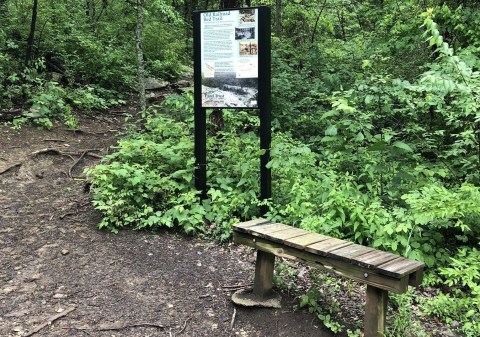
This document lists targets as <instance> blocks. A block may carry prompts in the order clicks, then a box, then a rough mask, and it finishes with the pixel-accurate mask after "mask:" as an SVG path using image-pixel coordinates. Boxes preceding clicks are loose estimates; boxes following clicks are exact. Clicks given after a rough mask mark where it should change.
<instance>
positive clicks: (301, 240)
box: [285, 233, 330, 250]
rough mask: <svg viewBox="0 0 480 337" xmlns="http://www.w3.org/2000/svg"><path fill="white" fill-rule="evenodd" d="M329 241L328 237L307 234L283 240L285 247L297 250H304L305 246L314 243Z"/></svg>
mask: <svg viewBox="0 0 480 337" xmlns="http://www.w3.org/2000/svg"><path fill="white" fill-rule="evenodd" d="M328 239H330V237H329V236H325V235H321V234H316V233H309V234H307V235H305V236H298V237H295V238H290V239H287V240H285V244H286V245H287V246H290V247H293V248H297V249H301V250H303V249H305V247H306V246H309V245H312V244H314V243H317V242H320V241H325V240H328Z"/></svg>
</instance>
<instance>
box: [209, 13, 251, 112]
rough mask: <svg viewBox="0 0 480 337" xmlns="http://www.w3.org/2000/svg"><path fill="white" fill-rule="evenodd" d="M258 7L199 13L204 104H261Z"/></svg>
mask: <svg viewBox="0 0 480 337" xmlns="http://www.w3.org/2000/svg"><path fill="white" fill-rule="evenodd" d="M257 39H258V11H257V9H235V10H225V11H213V12H203V13H201V15H200V41H201V42H200V46H201V47H200V55H201V73H202V107H204V108H215V107H234V108H242V107H245V108H256V107H258V48H259V46H258V40H257Z"/></svg>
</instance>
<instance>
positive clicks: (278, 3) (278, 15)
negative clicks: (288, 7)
mask: <svg viewBox="0 0 480 337" xmlns="http://www.w3.org/2000/svg"><path fill="white" fill-rule="evenodd" d="M275 35H276V36H277V37H280V36H281V35H282V0H275Z"/></svg>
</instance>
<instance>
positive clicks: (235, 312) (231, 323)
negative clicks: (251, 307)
mask: <svg viewBox="0 0 480 337" xmlns="http://www.w3.org/2000/svg"><path fill="white" fill-rule="evenodd" d="M236 315H237V308H233V315H232V321H231V322H230V329H231V330H233V325H234V324H235V316H236Z"/></svg>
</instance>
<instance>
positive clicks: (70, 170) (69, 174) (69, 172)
mask: <svg viewBox="0 0 480 337" xmlns="http://www.w3.org/2000/svg"><path fill="white" fill-rule="evenodd" d="M87 152H88V150H86V151H83V153H82V155H81V156H80V157H79V158H78V159H77V160H75V162H74V163H73V165H72V166H70V168H69V169H68V176H69V177H70V178H72V179H73V177H72V170H73V168H74V167H75V166H77V164H78V163H79V162H80V160H82V158H83V157H84V156H85V155H86V154H87Z"/></svg>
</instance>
